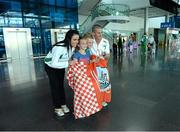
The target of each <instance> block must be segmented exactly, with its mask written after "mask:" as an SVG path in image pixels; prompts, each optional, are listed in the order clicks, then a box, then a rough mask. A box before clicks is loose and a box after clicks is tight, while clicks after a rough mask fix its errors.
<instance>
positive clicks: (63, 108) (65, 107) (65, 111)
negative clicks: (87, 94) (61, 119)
mask: <svg viewBox="0 0 180 132" xmlns="http://www.w3.org/2000/svg"><path fill="white" fill-rule="evenodd" d="M61 108H62V110H63V112H64V113H69V111H70V110H69V108H68V107H67V106H66V105H61Z"/></svg>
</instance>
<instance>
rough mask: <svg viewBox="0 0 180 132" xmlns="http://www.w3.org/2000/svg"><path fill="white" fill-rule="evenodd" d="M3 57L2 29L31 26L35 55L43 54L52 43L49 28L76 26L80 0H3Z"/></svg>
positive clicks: (0, 47) (0, 53)
mask: <svg viewBox="0 0 180 132" xmlns="http://www.w3.org/2000/svg"><path fill="white" fill-rule="evenodd" d="M0 4H2V5H3V6H2V7H3V8H1V9H0V12H1V13H0V59H5V56H6V52H5V47H4V39H3V32H2V29H3V28H4V27H18V28H19V27H23V28H31V36H32V48H33V56H34V57H38V56H44V55H45V54H47V53H48V50H49V48H50V47H51V34H50V29H52V28H53V29H57V28H59V27H64V26H66V27H69V28H77V27H76V26H77V24H78V9H77V8H78V5H77V0H26V1H14V0H1V1H0Z"/></svg>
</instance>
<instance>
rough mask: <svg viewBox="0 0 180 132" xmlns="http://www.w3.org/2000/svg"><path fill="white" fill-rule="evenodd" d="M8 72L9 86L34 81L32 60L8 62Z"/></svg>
mask: <svg viewBox="0 0 180 132" xmlns="http://www.w3.org/2000/svg"><path fill="white" fill-rule="evenodd" d="M8 72H9V78H10V83H11V85H17V84H21V83H26V82H29V81H35V80H36V76H35V69H34V60H31V59H21V60H12V61H11V62H8Z"/></svg>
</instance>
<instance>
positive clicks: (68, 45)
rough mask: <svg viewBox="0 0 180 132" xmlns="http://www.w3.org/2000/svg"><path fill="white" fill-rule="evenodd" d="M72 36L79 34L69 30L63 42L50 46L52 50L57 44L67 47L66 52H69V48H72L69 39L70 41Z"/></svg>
mask: <svg viewBox="0 0 180 132" xmlns="http://www.w3.org/2000/svg"><path fill="white" fill-rule="evenodd" d="M73 35H79V32H78V31H77V30H73V29H70V30H69V31H68V32H67V33H66V35H65V38H64V40H62V41H59V42H57V43H55V44H54V45H53V46H52V48H53V47H54V46H58V44H60V43H62V44H63V45H59V46H64V47H67V49H68V51H69V47H70V48H72V46H71V39H72V36H73ZM52 48H51V49H50V50H52Z"/></svg>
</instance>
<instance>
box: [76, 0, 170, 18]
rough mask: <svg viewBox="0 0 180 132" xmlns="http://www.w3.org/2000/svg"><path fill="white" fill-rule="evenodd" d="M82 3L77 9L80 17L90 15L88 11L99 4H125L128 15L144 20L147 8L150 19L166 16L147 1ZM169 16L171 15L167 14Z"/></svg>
mask: <svg viewBox="0 0 180 132" xmlns="http://www.w3.org/2000/svg"><path fill="white" fill-rule="evenodd" d="M79 1H82V3H83V5H81V6H80V8H79V14H80V15H87V16H88V15H90V13H91V12H90V11H91V10H92V8H93V7H94V6H95V5H97V4H98V3H99V2H101V3H106V4H126V5H128V6H129V8H130V15H131V16H136V17H142V18H144V9H145V8H146V7H147V8H148V12H149V14H148V16H149V18H152V17H160V16H165V15H167V14H168V12H167V11H164V10H162V9H159V8H156V7H152V6H151V5H150V3H149V0H79ZM169 15H170V16H171V15H173V14H172V13H169Z"/></svg>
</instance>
